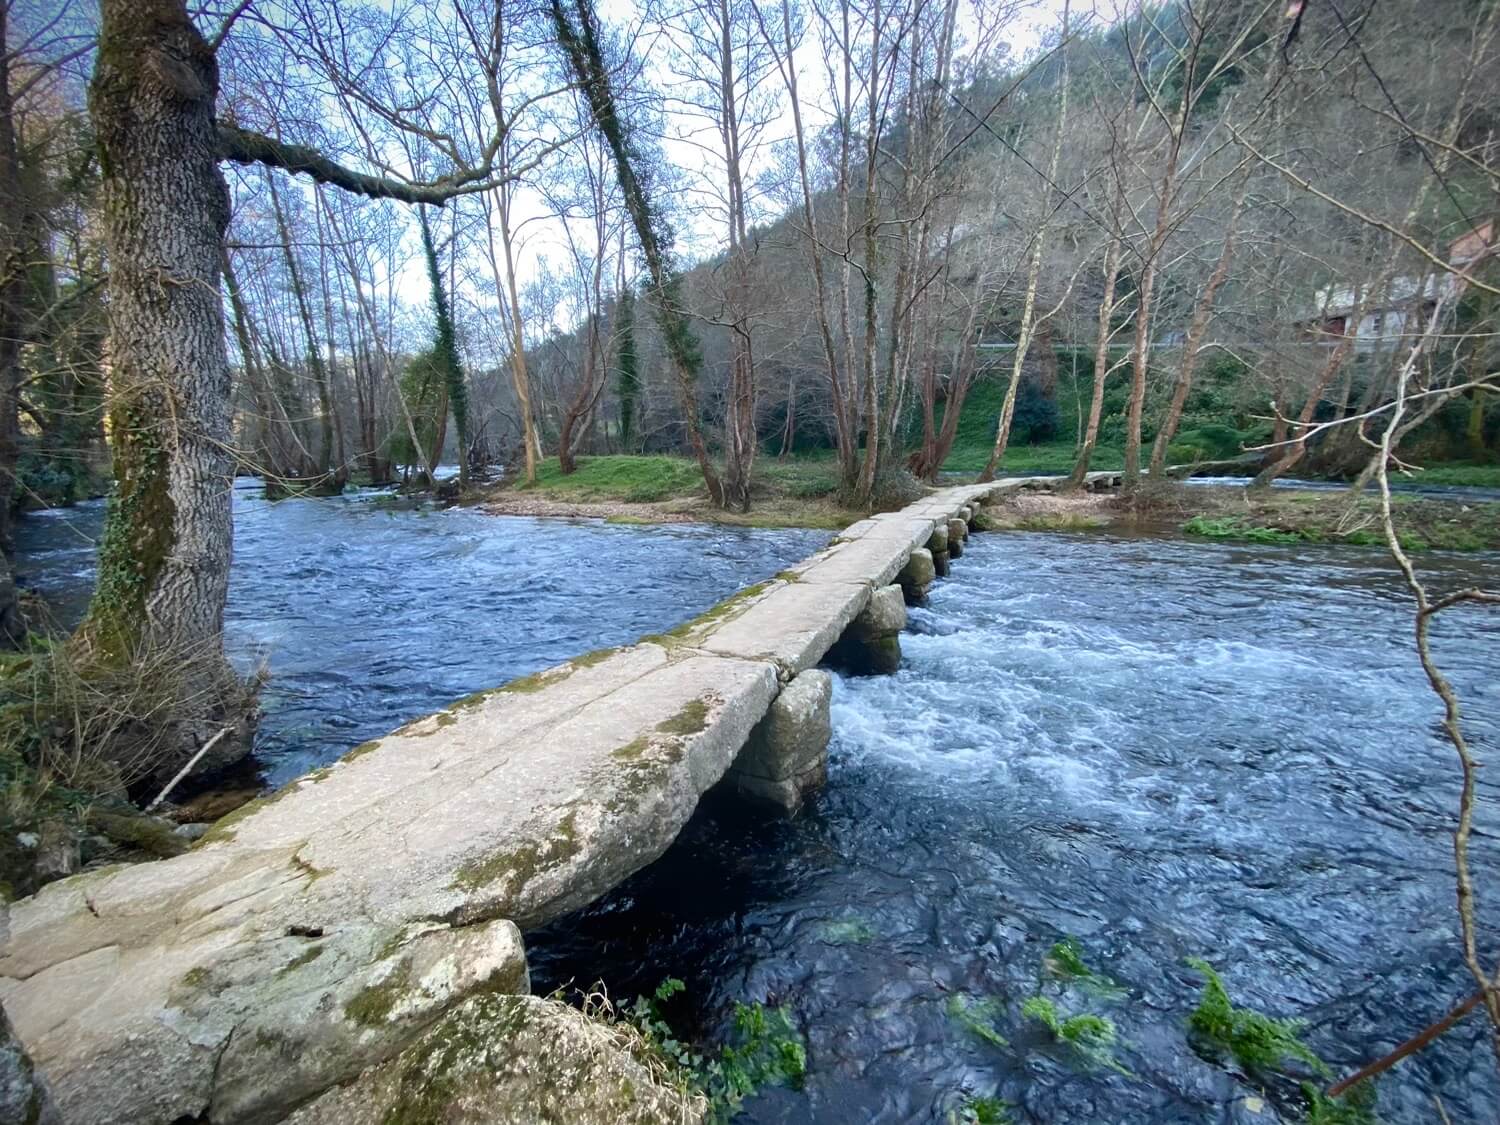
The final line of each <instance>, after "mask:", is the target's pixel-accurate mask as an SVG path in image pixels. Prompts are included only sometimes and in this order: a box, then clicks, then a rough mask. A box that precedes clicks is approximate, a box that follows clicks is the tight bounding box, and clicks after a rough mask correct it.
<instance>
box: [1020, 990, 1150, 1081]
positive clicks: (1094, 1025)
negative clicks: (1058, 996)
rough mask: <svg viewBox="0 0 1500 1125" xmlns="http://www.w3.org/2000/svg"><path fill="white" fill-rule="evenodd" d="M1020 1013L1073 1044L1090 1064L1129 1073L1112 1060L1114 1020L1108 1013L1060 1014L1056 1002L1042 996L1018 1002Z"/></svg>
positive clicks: (1056, 1037) (1058, 1038)
mask: <svg viewBox="0 0 1500 1125" xmlns="http://www.w3.org/2000/svg"><path fill="white" fill-rule="evenodd" d="M1021 1014H1022V1015H1023V1016H1025V1017H1026V1018H1027V1019H1032V1020H1036V1021H1037V1022H1038V1023H1040V1024H1041V1025H1042V1026H1043V1027H1045V1028H1046V1029H1047V1030H1048V1031H1050V1032H1051V1033H1052V1037H1053V1038H1054V1039H1056V1040H1057V1041H1058V1042H1059V1043H1062V1044H1065V1045H1066V1046H1069V1047H1072V1048H1073V1049H1074V1050H1075V1051H1076V1052H1078V1054H1079V1055H1080V1056H1081V1057H1082V1058H1083V1059H1084V1060H1085V1061H1086V1062H1088V1063H1089V1064H1090V1065H1094V1066H1107V1067H1109V1068H1110V1069H1111V1070H1114V1071H1118V1072H1119V1073H1120V1074H1125V1075H1128V1074H1129V1073H1130V1072H1129V1071H1128V1070H1126V1069H1125V1068H1124V1067H1123V1066H1121V1065H1120V1063H1119V1062H1118V1061H1116V1059H1115V1053H1114V1048H1115V1044H1116V1042H1117V1036H1116V1034H1115V1023H1114V1021H1113V1020H1112V1019H1110V1018H1109V1017H1108V1016H1098V1015H1095V1014H1094V1013H1092V1012H1080V1013H1079V1014H1078V1015H1073V1016H1063V1015H1061V1014H1060V1013H1059V1012H1058V1010H1057V1005H1056V1004H1054V1003H1053V1002H1052V1001H1051V1000H1050V999H1048V998H1047V997H1045V996H1033V997H1031V998H1030V999H1029V1000H1027V1001H1026V1002H1025V1003H1024V1004H1022V1005H1021Z"/></svg>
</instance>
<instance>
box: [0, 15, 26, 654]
mask: <svg viewBox="0 0 1500 1125" xmlns="http://www.w3.org/2000/svg"><path fill="white" fill-rule="evenodd" d="M8 8H9V5H8V4H0V646H3V647H5V648H14V647H15V646H17V645H18V644H20V643H21V641H22V640H23V639H24V637H25V635H26V627H25V625H24V623H23V622H22V620H21V614H20V609H19V606H18V605H17V601H16V587H15V583H14V582H12V581H11V576H10V562H9V555H10V551H11V527H10V509H11V500H12V497H13V496H14V494H15V480H16V461H17V455H18V449H17V444H18V443H17V437H18V432H17V431H18V425H17V418H16V404H17V396H18V393H19V387H20V382H21V343H22V340H23V339H24V337H25V335H26V290H27V286H26V272H27V271H26V266H27V262H26V258H27V254H26V247H27V245H28V244H29V243H30V241H31V239H30V238H29V237H28V234H29V231H30V229H31V227H32V222H31V217H30V216H29V215H28V210H29V209H28V207H27V203H26V195H25V192H24V190H23V187H22V184H21V159H20V153H19V152H18V151H17V147H16V132H15V117H14V113H13V106H12V104H11V94H10V55H9V54H8V51H9V47H8V41H7V36H6V32H7V30H8V29H7V26H6V16H7V11H8Z"/></svg>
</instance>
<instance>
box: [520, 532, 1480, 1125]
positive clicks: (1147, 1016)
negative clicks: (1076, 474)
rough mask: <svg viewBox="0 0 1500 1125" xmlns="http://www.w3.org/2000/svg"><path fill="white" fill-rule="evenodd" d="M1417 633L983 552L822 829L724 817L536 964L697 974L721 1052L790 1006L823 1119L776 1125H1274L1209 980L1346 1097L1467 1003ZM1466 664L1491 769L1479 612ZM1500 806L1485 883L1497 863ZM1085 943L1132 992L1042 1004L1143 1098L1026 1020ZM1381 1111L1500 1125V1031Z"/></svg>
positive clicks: (1319, 556) (1368, 571) (1334, 608)
mask: <svg viewBox="0 0 1500 1125" xmlns="http://www.w3.org/2000/svg"><path fill="white" fill-rule="evenodd" d="M1425 564H1426V565H1427V566H1429V567H1432V568H1433V569H1434V571H1435V572H1436V573H1437V579H1436V580H1437V582H1438V584H1439V585H1454V584H1458V583H1464V584H1469V583H1472V582H1474V581H1484V582H1485V583H1487V584H1489V585H1491V586H1493V585H1495V584H1496V583H1497V582H1500V560H1497V559H1496V558H1495V557H1493V556H1490V557H1485V558H1475V557H1463V558H1460V557H1449V558H1440V557H1437V556H1431V557H1429V558H1428V559H1427V560H1425ZM1410 629H1411V619H1410V615H1409V611H1408V610H1407V607H1406V604H1405V602H1404V600H1403V597H1402V594H1401V591H1400V588H1399V587H1398V585H1397V584H1396V583H1395V581H1394V575H1393V573H1392V572H1391V570H1390V567H1389V565H1388V563H1387V562H1386V561H1385V560H1383V558H1382V556H1381V555H1380V554H1379V553H1378V552H1370V551H1359V550H1351V549H1332V550H1330V549H1307V550H1296V549H1290V550H1289V549H1274V548H1251V549H1247V548H1240V547H1234V546H1227V545H1222V544H1196V543H1195V544H1185V543H1180V542H1171V541H1163V540H1147V539H1129V538H1123V537H1117V536H1094V535H1090V536H1065V535H1051V536H1049V535H1027V534H1015V535H1006V536H986V537H981V538H980V539H978V540H976V541H974V543H973V545H972V547H971V550H970V551H969V552H968V553H967V554H966V555H965V556H964V558H963V560H962V561H961V562H959V563H957V564H956V565H955V567H954V570H953V578H952V579H951V580H949V581H947V582H945V583H940V584H939V585H938V586H937V587H935V589H934V593H933V596H932V599H931V604H930V605H929V606H928V607H926V608H925V609H920V610H916V611H914V613H913V620H912V626H911V632H910V633H909V634H908V635H907V636H906V637H904V638H903V644H904V648H905V654H906V655H905V663H904V666H903V668H902V669H901V671H900V672H899V673H898V674H897V675H896V676H894V677H887V678H875V679H862V680H840V681H838V682H837V685H836V689H835V704H834V730H835V735H834V744H833V746H832V748H831V762H830V778H829V784H828V787H827V789H826V791H825V792H824V793H823V794H821V795H820V797H819V798H818V799H817V800H816V802H815V803H814V804H813V805H812V807H811V808H809V809H807V810H805V811H804V813H803V814H802V815H801V816H800V817H799V818H798V819H796V820H794V821H790V822H787V821H771V820H764V819H757V818H755V817H753V816H747V815H745V814H743V813H741V812H738V811H737V810H735V809H733V808H730V807H725V805H724V804H722V803H716V804H714V805H712V806H705V807H704V808H703V809H702V810H700V812H699V814H698V815H697V816H696V817H695V818H694V820H693V821H692V822H691V824H690V825H689V826H688V828H687V829H686V830H685V831H684V833H683V834H682V836H681V838H680V839H679V840H678V841H677V843H676V844H675V845H674V846H673V847H672V849H670V850H669V851H668V853H667V854H666V856H664V857H663V858H662V859H661V860H660V861H659V862H658V863H657V864H655V865H654V866H653V867H651V868H648V869H647V870H646V871H644V872H642V873H641V874H640V875H638V876H637V877H636V878H635V879H633V880H632V881H630V882H629V883H627V884H625V885H624V886H622V887H621V888H619V889H618V890H617V891H616V892H614V893H613V894H611V895H610V896H608V897H606V898H605V899H604V900H602V901H600V902H598V903H596V904H594V905H593V906H592V907H590V908H588V909H587V910H585V911H583V912H581V913H580V914H579V915H576V916H574V917H571V918H569V919H565V920H563V921H561V922H559V923H556V924H554V925H553V926H551V927H549V928H547V929H546V930H543V931H540V932H538V933H535V934H532V935H530V936H529V938H528V947H529V949H530V952H531V957H532V964H533V973H534V980H535V984H536V987H537V988H538V989H539V990H540V989H545V988H552V987H555V986H557V985H561V984H565V983H566V982H568V981H569V980H575V981H577V982H578V983H580V984H587V983H590V982H592V981H593V980H595V979H602V980H603V981H604V982H605V983H606V985H607V986H608V988H609V990H610V991H611V993H612V994H614V995H616V996H617V997H618V996H630V995H633V994H635V993H637V992H648V991H650V989H651V988H653V987H654V986H655V985H656V983H657V982H658V981H659V980H660V979H661V978H662V977H664V976H667V975H675V976H679V977H682V978H684V979H685V980H686V981H687V983H688V996H689V997H690V999H691V1002H690V1003H689V1004H688V1005H687V1006H686V1008H685V1009H684V1010H683V1011H681V1012H680V1013H679V1014H680V1017H681V1019H682V1021H683V1024H684V1029H685V1030H688V1031H691V1032H694V1033H697V1034H700V1035H704V1036H707V1037H713V1036H715V1035H717V1034H722V1033H723V1032H724V1031H725V1029H726V1025H727V1018H728V1011H729V1008H730V1006H731V1004H732V1002H733V1001H734V1000H736V999H747V998H752V997H753V998H758V999H762V1000H765V1001H767V1002H770V1003H783V1004H787V1005H789V1006H790V1008H791V1010H792V1012H793V1013H794V1017H795V1020H796V1022H797V1024H798V1025H799V1027H800V1028H801V1029H802V1031H803V1033H804V1034H805V1036H806V1038H807V1041H808V1064H809V1072H808V1081H807V1086H806V1090H805V1092H803V1093H793V1092H790V1091H771V1092H769V1093H767V1094H765V1095H762V1096H761V1097H760V1098H757V1099H755V1100H753V1101H752V1102H751V1103H749V1105H748V1106H747V1108H746V1114H745V1119H747V1120H750V1121H756V1122H772V1121H776V1122H781V1121H785V1122H793V1121H808V1120H815V1121H819V1122H865V1121H882V1122H907V1121H911V1122H939V1121H944V1120H946V1119H947V1115H948V1113H949V1112H950V1111H953V1110H956V1109H957V1108H958V1107H959V1106H960V1105H961V1104H962V1103H963V1102H964V1100H965V1099H966V1098H968V1097H972V1096H976V1095H995V1094H998V1095H999V1096H1002V1097H1004V1098H1005V1099H1006V1100H1008V1101H1009V1102H1011V1103H1013V1105H1014V1106H1015V1107H1016V1108H1015V1109H1014V1110H1013V1112H1012V1116H1013V1118H1014V1119H1016V1120H1019V1121H1032V1122H1048V1123H1080V1125H1081V1123H1085V1122H1090V1123H1092V1122H1142V1123H1144V1122H1152V1123H1158V1122H1172V1123H1177V1122H1181V1123H1184V1125H1186V1123H1188V1122H1205V1121H1215V1122H1220V1121H1222V1122H1231V1121H1266V1120H1270V1119H1273V1118H1274V1115H1273V1114H1272V1113H1271V1111H1270V1110H1269V1109H1266V1110H1265V1111H1264V1112H1263V1113H1256V1112H1254V1109H1255V1106H1256V1104H1257V1103H1256V1102H1255V1101H1254V1100H1253V1099H1254V1098H1256V1097H1258V1091H1257V1090H1256V1089H1255V1088H1254V1087H1253V1086H1251V1085H1246V1084H1241V1083H1237V1082H1236V1081H1234V1079H1233V1078H1232V1077H1231V1076H1230V1074H1229V1073H1228V1072H1227V1071H1226V1070H1225V1069H1224V1068H1223V1067H1220V1066H1216V1065H1213V1064H1211V1063H1209V1062H1207V1061H1205V1060H1203V1059H1201V1058H1199V1057H1198V1056H1197V1055H1195V1054H1194V1053H1193V1052H1192V1051H1191V1050H1190V1049H1189V1047H1188V1045H1187V1041H1186V1038H1185V1035H1184V1027H1183V1022H1184V1018H1185V1016H1186V1015H1187V1013H1188V1012H1189V1011H1190V1010H1191V1009H1192V1007H1193V1005H1194V1003H1195V1002H1196V999H1197V994H1198V989H1199V986H1200V984H1201V982H1200V981H1199V979H1198V978H1197V977H1196V975H1195V974H1194V973H1193V972H1192V971H1191V970H1190V969H1188V968H1187V967H1186V965H1185V964H1184V959H1185V958H1188V957H1195V956H1203V957H1207V958H1208V959H1209V960H1211V961H1212V962H1213V963H1214V964H1216V965H1217V966H1219V967H1220V968H1221V970H1223V972H1224V974H1225V976H1226V978H1227V981H1228V985H1229V988H1230V990H1231V993H1232V994H1233V995H1234V997H1235V999H1236V1000H1237V1001H1238V1002H1239V1003H1242V1004H1245V1005H1247V1006H1252V1007H1255V1008H1258V1009H1261V1010H1264V1011H1267V1012H1270V1013H1272V1014H1275V1015H1297V1016H1301V1017H1304V1018H1306V1019H1307V1020H1309V1021H1310V1027H1309V1030H1308V1032H1307V1037H1308V1039H1309V1041H1310V1042H1311V1044H1312V1045H1313V1046H1314V1048H1315V1049H1316V1050H1317V1051H1319V1053H1321V1054H1322V1055H1323V1056H1324V1057H1325V1058H1326V1059H1327V1060H1328V1061H1329V1062H1330V1063H1331V1064H1332V1065H1333V1066H1334V1067H1335V1069H1336V1070H1340V1071H1342V1070H1345V1069H1352V1068H1353V1066H1355V1065H1356V1064H1358V1063H1360V1062H1363V1061H1365V1060H1366V1059H1368V1058H1370V1057H1374V1056H1376V1055H1378V1054H1380V1053H1382V1052H1383V1051H1384V1050H1386V1049H1389V1047H1391V1046H1392V1045H1394V1043H1395V1042H1397V1041H1399V1040H1400V1039H1401V1038H1404V1037H1405V1036H1406V1035H1408V1034H1411V1033H1414V1032H1415V1031H1417V1030H1419V1029H1420V1028H1421V1027H1422V1026H1424V1025H1425V1024H1426V1023H1427V1022H1429V1021H1430V1020H1432V1019H1434V1018H1436V1017H1437V1016H1438V1015H1440V1014H1442V1013H1443V1012H1444V1011H1446V1010H1447V1008H1448V1007H1449V1006H1450V1005H1451V1004H1452V1003H1453V1002H1454V1001H1455V1000H1456V999H1457V998H1458V997H1460V996H1462V995H1465V994H1466V993H1467V992H1468V991H1469V990H1471V988H1472V982H1471V981H1470V980H1469V979H1468V978H1467V976H1466V975H1465V973H1464V972H1463V970H1462V966H1461V964H1460V962H1459V957H1458V954H1457V947H1456V936H1455V935H1456V921H1455V911H1454V895H1453V880H1452V875H1451V862H1450V837H1449V833H1450V832H1451V829H1452V823H1453V814H1454V809H1455V806H1456V798H1455V794H1456V769H1455V762H1454V757H1453V752H1452V750H1451V748H1448V747H1446V744H1444V743H1443V742H1441V741H1440V740H1439V739H1438V738H1437V728H1436V720H1437V716H1438V711H1437V707H1436V705H1435V702H1434V700H1433V698H1432V697H1431V696H1430V695H1429V694H1428V693H1427V689H1426V687H1425V684H1424V681H1423V680H1422V678H1421V675H1420V671H1419V669H1418V668H1417V666H1416V664H1415V660H1414V655H1413V653H1412V651H1411V646H1410ZM1437 647H1438V653H1439V656H1440V658H1441V659H1442V660H1443V662H1444V664H1445V666H1446V667H1447V669H1448V670H1449V671H1450V673H1451V674H1452V675H1453V677H1454V679H1455V681H1456V682H1457V683H1458V685H1459V687H1460V690H1461V691H1462V692H1463V694H1464V696H1465V699H1466V703H1467V707H1468V724H1469V729H1470V733H1471V735H1472V736H1473V738H1474V741H1475V743H1476V746H1477V748H1478V749H1479V751H1480V752H1481V753H1486V752H1488V753H1490V754H1491V755H1493V753H1494V752H1495V750H1496V749H1497V748H1500V685H1497V683H1496V681H1495V676H1494V671H1495V668H1496V666H1497V657H1500V621H1497V620H1496V619H1495V618H1494V616H1493V615H1491V616H1490V617H1489V618H1486V617H1485V616H1484V615H1482V614H1480V613H1469V612H1464V613H1462V614H1460V615H1458V616H1455V617H1454V618H1452V619H1450V620H1448V621H1446V622H1444V623H1443V624H1442V626H1441V627H1440V629H1439V636H1438V639H1437ZM1486 786H1487V788H1486V793H1485V796H1486V798H1487V800H1489V801H1490V802H1491V809H1490V811H1489V812H1488V813H1487V814H1486V817H1485V820H1484V822H1483V823H1482V824H1481V825H1480V828H1479V831H1478V833H1477V838H1476V844H1475V856H1474V861H1475V867H1476V870H1477V871H1478V872H1479V873H1480V875H1481V881H1482V885H1488V883H1489V881H1490V880H1489V879H1488V878H1487V877H1485V873H1487V872H1489V873H1492V872H1493V871H1494V870H1495V869H1496V859H1497V850H1500V849H1497V847H1496V829H1497V823H1496V818H1495V816H1494V813H1493V807H1494V806H1493V802H1494V799H1495V797H1496V796H1497V793H1496V790H1495V787H1494V783H1493V780H1491V781H1490V782H1487V783H1486ZM1487 916H1488V918H1489V921H1490V922H1491V924H1492V925H1493V924H1495V923H1500V916H1497V912H1496V911H1495V910H1494V909H1493V904H1491V905H1490V907H1489V908H1488V909H1487ZM1490 932H1493V929H1491V931H1490ZM1067 935H1074V936H1076V937H1077V938H1078V939H1079V941H1080V942H1081V944H1082V947H1083V949H1084V951H1085V955H1086V958H1087V960H1088V961H1089V962H1090V963H1091V964H1092V965H1093V967H1095V968H1096V969H1098V970H1100V971H1102V972H1104V973H1107V974H1108V975H1109V976H1111V977H1113V978H1114V979H1115V980H1116V981H1117V982H1119V984H1120V985H1121V986H1123V988H1124V989H1125V994H1124V995H1123V996H1121V997H1117V998H1114V999H1100V998H1098V997H1089V996H1086V995H1082V994H1079V993H1078V992H1076V991H1074V992H1063V991H1059V987H1058V986H1057V984H1056V983H1055V982H1053V983H1050V984H1047V985H1046V986H1045V989H1044V991H1046V992H1047V994H1048V995H1051V996H1053V997H1054V998H1055V999H1057V1000H1058V1001H1059V1004H1060V1006H1061V1007H1062V1008H1063V1009H1064V1010H1065V1011H1068V1012H1071V1011H1082V1010H1085V1009H1086V1010H1090V1011H1095V1012H1098V1013H1100V1014H1104V1015H1107V1016H1109V1017H1110V1018H1111V1019H1113V1020H1114V1021H1115V1023H1116V1024H1117V1025H1118V1028H1119V1034H1120V1037H1121V1039H1122V1041H1123V1043H1124V1045H1123V1046H1122V1047H1121V1048H1120V1050H1119V1051H1118V1060H1119V1062H1120V1063H1121V1064H1122V1065H1123V1066H1124V1067H1125V1068H1126V1069H1128V1070H1129V1071H1130V1074H1131V1076H1130V1077H1126V1076H1125V1075H1122V1074H1119V1073H1116V1072H1114V1071H1112V1070H1109V1069H1106V1068H1100V1067H1094V1068H1090V1067H1088V1066H1085V1065H1081V1064H1080V1063H1079V1060H1077V1059H1076V1058H1074V1057H1072V1056H1069V1055H1068V1054H1066V1053H1062V1052H1059V1051H1058V1050H1057V1049H1056V1048H1054V1047H1053V1046H1052V1045H1051V1044H1050V1042H1049V1041H1048V1039H1047V1037H1046V1036H1045V1035H1044V1034H1041V1033H1040V1032H1039V1030H1038V1028H1037V1025H1035V1023H1031V1024H1029V1025H1028V1022H1027V1021H1025V1020H1024V1019H1023V1018H1022V1017H1021V1015H1020V1006H1021V1004H1022V1002H1023V1001H1024V1000H1025V999H1026V998H1027V997H1029V996H1031V995H1033V994H1035V993H1036V992H1038V990H1039V982H1040V980H1041V972H1040V966H1041V963H1042V959H1043V957H1044V955H1045V954H1046V952H1047V951H1048V949H1049V948H1050V946H1051V945H1052V943H1053V942H1055V941H1057V940H1059V939H1060V938H1062V937H1064V936H1067ZM955 996H957V997H963V998H967V1000H968V1001H969V1002H974V1001H978V1000H982V999H988V998H993V999H995V1000H997V1001H998V1005H997V1009H996V1010H997V1011H999V1012H1000V1013H1001V1014H1000V1015H999V1016H998V1019H997V1022H996V1024H995V1027H996V1030H998V1031H999V1033H1000V1034H1001V1035H1003V1036H1004V1038H1005V1039H1006V1040H1008V1041H1009V1046H1008V1047H1005V1048H1000V1047H996V1046H994V1045H992V1044H990V1043H987V1042H985V1041H984V1040H982V1039H980V1038H979V1037H977V1036H975V1035H974V1034H972V1033H971V1032H970V1031H967V1030H965V1028H964V1027H962V1026H961V1025H960V1023H959V1022H957V1021H955V1020H954V1019H953V1018H952V1017H951V1016H950V1014H949V1005H950V1003H952V1002H953V1001H952V998H953V997H955ZM1379 1089H1380V1102H1381V1106H1380V1108H1381V1114H1382V1117H1383V1119H1384V1120H1386V1121H1388V1122H1409V1121H1431V1120H1436V1119H1437V1118H1436V1111H1435V1110H1434V1109H1433V1104H1432V1101H1431V1096H1432V1094H1434V1093H1440V1094H1441V1096H1442V1098H1443V1101H1444V1104H1445V1107H1446V1109H1447V1111H1448V1112H1449V1114H1450V1115H1451V1116H1452V1118H1453V1120H1454V1121H1469V1122H1491V1121H1495V1120H1500V1086H1497V1082H1496V1070H1495V1064H1494V1058H1493V1056H1492V1055H1491V1053H1490V1050H1489V1047H1488V1046H1487V1044H1486V1042H1485V1039H1484V1036H1483V1034H1482V1024H1481V1021H1479V1020H1471V1021H1470V1022H1469V1023H1468V1024H1466V1025H1464V1026H1463V1027H1461V1028H1460V1029H1459V1030H1458V1031H1457V1032H1455V1033H1454V1034H1452V1035H1451V1036H1450V1037H1449V1038H1448V1039H1447V1040H1446V1041H1445V1042H1443V1043H1442V1044H1441V1045H1440V1046H1439V1047H1437V1048H1435V1049H1432V1050H1430V1051H1428V1052H1427V1053H1425V1054H1423V1055H1422V1056H1420V1057H1418V1058H1416V1059H1412V1060H1408V1061H1407V1062H1406V1063H1404V1064H1402V1066H1401V1067H1400V1068H1398V1069H1397V1070H1396V1071H1395V1072H1394V1073H1392V1074H1390V1075H1388V1076H1386V1077H1385V1078H1384V1079H1382V1080H1381V1083H1380V1087H1379ZM1247 1099H1249V1100H1247Z"/></svg>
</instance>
